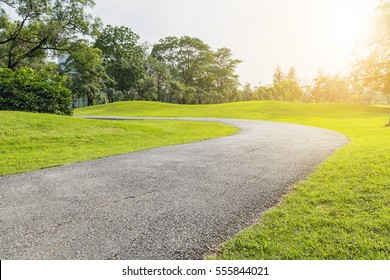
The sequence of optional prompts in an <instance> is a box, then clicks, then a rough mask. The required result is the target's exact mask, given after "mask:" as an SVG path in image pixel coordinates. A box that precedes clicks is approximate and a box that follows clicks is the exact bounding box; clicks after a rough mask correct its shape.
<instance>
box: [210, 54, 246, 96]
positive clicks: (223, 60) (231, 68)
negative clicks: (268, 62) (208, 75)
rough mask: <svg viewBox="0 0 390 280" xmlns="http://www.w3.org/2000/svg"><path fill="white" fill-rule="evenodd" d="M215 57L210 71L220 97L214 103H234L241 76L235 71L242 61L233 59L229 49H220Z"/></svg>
mask: <svg viewBox="0 0 390 280" xmlns="http://www.w3.org/2000/svg"><path fill="white" fill-rule="evenodd" d="M213 55H214V58H215V62H214V66H213V67H211V69H210V71H211V72H212V74H213V75H214V86H215V91H216V93H217V94H218V96H219V98H218V100H213V101H214V102H213V103H220V102H229V101H232V99H234V98H235V97H234V95H237V88H238V86H239V85H240V82H239V80H238V78H239V76H238V75H237V74H236V73H235V71H236V68H237V66H238V64H240V63H241V62H242V61H241V60H238V59H233V54H232V51H231V50H230V49H228V48H221V49H218V50H217V51H216V52H214V53H213Z"/></svg>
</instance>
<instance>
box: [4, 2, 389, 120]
mask: <svg viewBox="0 0 390 280" xmlns="http://www.w3.org/2000/svg"><path fill="white" fill-rule="evenodd" d="M382 2H383V3H382V6H380V7H379V8H378V10H379V11H381V14H380V15H382V16H384V18H386V19H388V18H389V17H388V15H389V4H388V1H382ZM93 6H94V2H93V1H92V0H17V1H16V0H2V1H0V68H3V69H5V68H7V69H9V70H11V71H13V72H15V73H17V72H18V71H22V73H20V74H15V75H11V74H10V73H9V72H8V71H3V72H1V73H2V74H1V75H0V110H14V109H15V108H16V109H17V108H19V107H20V108H19V109H20V110H32V111H34V108H39V110H35V111H42V110H43V111H44V107H45V106H44V105H42V104H41V103H42V102H46V101H47V100H49V99H53V98H54V100H56V99H55V97H53V96H52V95H53V94H48V96H46V97H44V96H43V95H45V93H48V92H49V91H48V90H47V88H48V87H50V88H51V89H53V88H54V87H56V86H57V87H58V90H56V91H54V92H57V93H60V97H58V98H57V99H58V100H61V102H62V103H63V102H64V101H66V100H71V99H73V100H77V99H79V98H85V99H86V100H87V101H88V102H87V104H88V105H94V104H101V103H107V102H116V101H122V100H148V101H160V102H169V103H178V104H208V103H225V102H233V101H248V100H282V101H292V102H293V101H303V102H354V103H372V102H377V101H378V98H379V97H378V94H379V93H388V92H389V90H388V89H389V74H388V73H389V71H388V68H386V67H388V60H386V59H387V58H386V57H385V58H383V57H384V56H383V55H382V54H383V53H388V45H383V46H382V48H380V47H381V45H380V42H381V41H380V40H381V38H382V37H383V36H385V35H386V36H387V35H388V34H387V33H386V34H385V35H383V34H382V35H378V38H379V39H378V40H377V41H376V44H375V46H376V48H372V50H373V52H372V53H371V55H369V56H367V57H366V58H365V59H362V60H360V61H359V62H357V63H356V67H355V68H354V69H353V71H352V73H351V75H349V76H348V77H341V76H339V75H335V76H329V75H325V74H321V73H320V74H319V75H318V77H317V78H316V79H315V80H314V81H313V82H312V83H311V84H304V83H302V82H301V81H300V80H299V79H298V77H297V74H296V70H295V68H293V67H291V68H290V69H289V70H288V72H287V73H284V72H283V71H282V69H281V68H280V67H277V68H276V69H275V71H274V77H273V78H274V79H273V84H272V85H268V86H257V87H251V85H249V84H248V85H240V83H239V77H238V75H237V74H236V68H237V66H238V65H239V64H240V63H241V61H240V60H238V59H235V58H234V57H233V54H232V52H231V50H230V49H228V48H224V47H221V48H219V49H216V50H213V49H211V48H210V46H209V45H207V44H206V43H205V42H203V41H202V40H200V39H198V38H194V37H189V36H183V37H167V38H163V39H161V40H160V41H158V42H157V43H156V44H154V45H149V44H145V43H140V37H139V36H138V35H137V34H135V33H134V32H133V31H132V30H131V29H130V28H128V27H124V26H121V27H117V26H110V25H108V26H104V25H103V24H102V22H101V20H100V19H99V18H95V17H93V16H91V15H90V14H88V12H87V10H88V9H90V8H93ZM11 15H12V16H11ZM386 16H387V17H386ZM378 17H380V16H378ZM382 22H383V21H382ZM387 23H388V22H387ZM387 23H386V24H387ZM387 30H390V29H389V28H388V29H387ZM381 36H382V37H381ZM386 38H387V37H386ZM387 41H388V40H387ZM387 41H386V42H387ZM378 42H379V43H378ZM384 44H385V43H384ZM386 44H387V43H386ZM378 46H379V47H378ZM386 51H387V52H386ZM378 53H379V54H381V55H378ZM53 58H56V59H57V58H58V59H59V61H60V63H57V62H53ZM381 59H382V60H381ZM383 60H385V62H386V63H383ZM373 66H375V67H373ZM26 67H28V68H26ZM380 67H382V68H380ZM370 69H376V70H375V71H376V72H375V71H374V70H370ZM29 76H31V77H34V78H33V79H29V78H28V77H29ZM24 78H25V79H26V80H23V81H21V79H24ZM3 85H6V92H5V86H3ZM39 87H42V90H40V89H39ZM45 87H46V88H45ZM26 91H27V93H26V95H24V94H23V92H26ZM37 92H40V93H39V94H38V95H39V98H34V96H35V94H37ZM25 100H29V102H33V103H34V102H36V104H34V105H33V106H26V105H23V103H24V102H25ZM44 100H46V101H44ZM48 103H50V104H51V105H50V106H52V108H51V109H50V110H49V109H48V110H47V111H48V112H56V113H63V114H69V113H70V112H69V110H66V109H64V110H60V109H59V108H63V107H64V106H63V104H61V106H57V107H56V106H54V107H55V109H53V108H54V107H53V104H52V102H48ZM10 104H13V105H12V106H10ZM15 104H16V105H15ZM22 105H23V106H22ZM18 106H19V107H18Z"/></svg>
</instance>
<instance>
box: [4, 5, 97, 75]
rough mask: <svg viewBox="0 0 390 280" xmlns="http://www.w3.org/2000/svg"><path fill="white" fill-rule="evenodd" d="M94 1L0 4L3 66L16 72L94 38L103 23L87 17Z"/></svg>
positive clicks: (89, 16)
mask: <svg viewBox="0 0 390 280" xmlns="http://www.w3.org/2000/svg"><path fill="white" fill-rule="evenodd" d="M94 5H95V3H94V1H92V0H2V1H0V23H1V24H0V66H2V67H8V68H10V69H12V70H15V69H17V68H18V67H21V66H23V65H26V64H29V63H30V62H31V61H37V60H39V59H41V60H42V59H43V58H45V57H46V55H47V53H48V52H52V53H54V54H58V53H61V52H68V51H70V50H71V48H72V46H74V42H76V41H78V40H80V36H86V35H93V34H95V32H96V30H97V28H98V27H99V25H100V21H99V20H98V19H96V18H93V17H92V16H91V15H90V14H88V13H87V9H89V8H92V7H93V6H94Z"/></svg>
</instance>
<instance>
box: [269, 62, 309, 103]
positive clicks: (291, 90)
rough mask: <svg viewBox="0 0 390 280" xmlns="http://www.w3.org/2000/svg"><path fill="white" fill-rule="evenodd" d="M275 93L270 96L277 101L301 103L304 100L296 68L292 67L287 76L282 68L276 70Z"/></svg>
mask: <svg viewBox="0 0 390 280" xmlns="http://www.w3.org/2000/svg"><path fill="white" fill-rule="evenodd" d="M273 80H274V83H273V92H272V94H269V93H270V92H268V96H273V98H275V99H276V100H282V101H292V102H294V101H301V100H302V99H303V90H302V87H301V86H300V85H299V81H298V78H297V73H296V70H295V68H294V67H290V69H289V70H288V73H287V74H285V73H283V71H282V68H281V67H280V66H278V67H276V69H275V70H274V79H273Z"/></svg>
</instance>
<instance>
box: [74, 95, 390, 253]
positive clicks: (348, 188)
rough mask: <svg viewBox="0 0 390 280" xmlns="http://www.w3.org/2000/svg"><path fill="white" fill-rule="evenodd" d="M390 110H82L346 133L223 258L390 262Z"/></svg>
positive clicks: (267, 105) (290, 106) (277, 106)
mask: <svg viewBox="0 0 390 280" xmlns="http://www.w3.org/2000/svg"><path fill="white" fill-rule="evenodd" d="M389 113H390V110H389V109H388V108H379V107H372V106H362V105H342V104H300V103H283V102H260V101H258V102H257V101H256V102H241V103H232V104H220V105H200V106H179V105H172V104H161V103H148V102H123V103H115V104H109V105H104V106H96V107H91V108H86V109H82V110H77V111H76V114H79V115H103V116H104V115H117V116H118V115H120V116H172V117H176V116H177V117H185V116H188V117H189V116H191V117H227V118H242V119H260V120H272V121H282V122H292V123H299V124H305V125H310V126H316V127H322V128H327V129H331V130H334V131H338V132H340V133H342V134H344V135H346V136H347V137H349V139H350V140H351V143H350V144H348V145H347V146H345V147H344V148H342V149H341V150H339V151H338V152H336V153H335V154H334V155H332V156H331V157H330V158H329V159H328V160H327V161H326V162H325V163H324V164H322V165H321V166H320V167H319V168H317V169H316V171H315V172H314V173H313V174H312V175H311V176H310V177H309V178H308V179H307V180H305V181H302V182H300V183H299V184H297V185H296V186H294V190H293V191H292V192H291V193H290V194H288V195H287V196H285V197H284V198H283V200H282V201H281V203H280V204H279V205H278V206H276V207H274V208H272V209H270V210H269V211H267V212H266V213H264V214H263V215H262V217H261V220H260V222H259V223H258V224H256V225H253V226H252V227H250V228H248V229H245V230H243V231H242V232H240V233H239V234H237V235H236V236H235V237H234V238H232V239H231V240H229V241H228V242H226V243H225V244H224V245H223V246H222V248H221V251H220V252H219V254H218V255H217V256H214V257H213V258H217V259H390V172H389V171H390V146H389V145H388V143H389V141H390V127H385V126H384V125H385V124H386V123H387V122H388V118H389V115H390V114H389Z"/></svg>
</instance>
